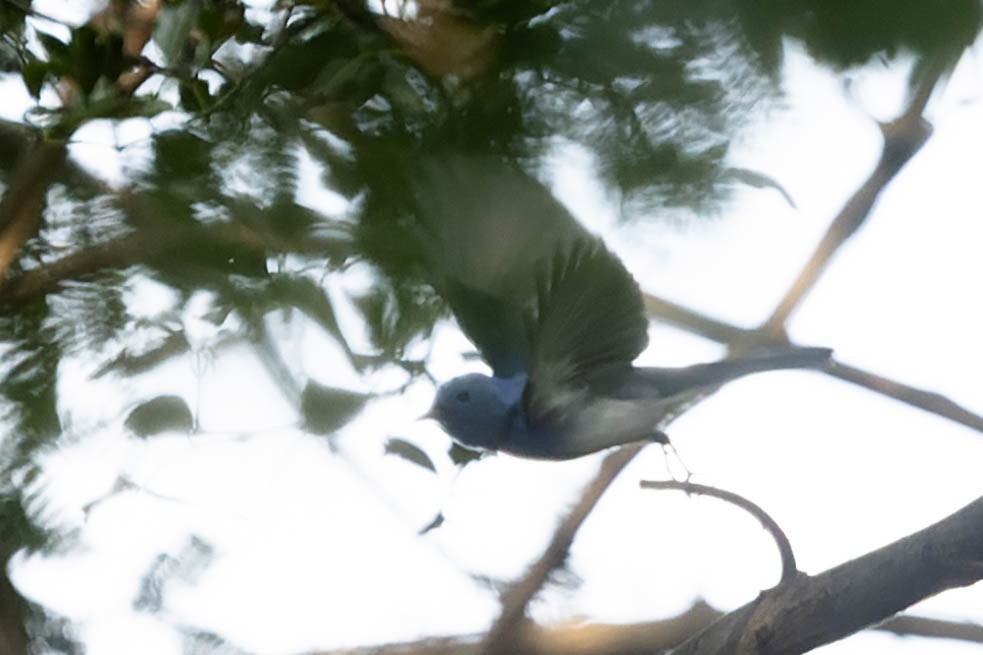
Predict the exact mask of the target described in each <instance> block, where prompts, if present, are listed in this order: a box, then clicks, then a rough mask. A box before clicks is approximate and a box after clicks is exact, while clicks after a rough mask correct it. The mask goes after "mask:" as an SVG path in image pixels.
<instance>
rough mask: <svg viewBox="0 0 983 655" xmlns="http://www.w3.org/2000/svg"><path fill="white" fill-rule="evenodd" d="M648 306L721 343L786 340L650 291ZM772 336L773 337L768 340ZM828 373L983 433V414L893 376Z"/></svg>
mask: <svg viewBox="0 0 983 655" xmlns="http://www.w3.org/2000/svg"><path fill="white" fill-rule="evenodd" d="M645 308H646V309H647V310H648V313H649V315H650V316H652V317H653V318H655V319H656V320H658V321H662V322H665V323H668V324H669V325H673V326H675V327H678V328H680V329H681V330H685V331H687V332H690V333H693V334H697V335H699V336H701V337H705V338H707V339H710V340H712V341H716V342H717V343H722V344H728V345H729V344H734V343H745V342H748V341H750V342H754V341H761V342H762V343H772V342H774V343H776V344H778V343H781V344H786V343H787V342H786V341H784V340H782V339H777V340H776V339H775V338H774V337H773V336H770V335H764V334H762V333H761V332H759V331H757V330H749V329H746V328H741V327H737V326H736V325H731V324H729V323H725V322H724V321H720V320H718V319H715V318H711V317H709V316H706V315H705V314H701V313H699V312H696V311H693V310H692V309H689V308H687V307H683V306H682V305H678V304H676V303H673V302H670V301H667V300H663V299H661V298H658V297H656V296H653V295H651V294H646V295H645ZM769 339H771V340H770V341H769ZM821 370H822V372H823V373H825V374H826V375H830V376H832V377H835V378H837V379H840V380H845V381H847V382H851V383H853V384H855V385H857V386H859V387H863V388H864V389H868V390H870V391H874V392H876V393H879V394H881V395H883V396H887V397H888V398H891V399H893V400H897V401H899V402H902V403H905V404H907V405H911V406H912V407H917V408H918V409H921V410H924V411H926V412H929V413H930V414H935V415H936V416H941V417H942V418H946V419H949V420H950V421H954V422H956V423H959V424H960V425H964V426H966V427H968V428H972V429H973V430H977V431H979V432H983V416H980V415H979V414H975V413H973V412H971V411H969V410H968V409H966V408H965V407H963V406H962V405H959V404H958V403H956V402H953V401H952V400H949V399H948V398H946V397H945V396H943V395H941V394H938V393H935V392H932V391H925V390H924V389H919V388H917V387H912V386H910V385H907V384H904V383H901V382H898V381H896V380H891V379H890V378H886V377H883V376H881V375H877V374H876V373H871V372H869V371H865V370H864V369H861V368H857V367H855V366H851V365H849V364H845V363H843V362H841V361H838V360H834V361H833V362H831V363H830V365H828V366H827V367H826V368H824V369H821Z"/></svg>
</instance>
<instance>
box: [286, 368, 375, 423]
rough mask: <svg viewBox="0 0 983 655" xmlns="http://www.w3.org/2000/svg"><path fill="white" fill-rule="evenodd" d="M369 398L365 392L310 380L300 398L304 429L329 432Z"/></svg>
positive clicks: (356, 410) (345, 421)
mask: <svg viewBox="0 0 983 655" xmlns="http://www.w3.org/2000/svg"><path fill="white" fill-rule="evenodd" d="M369 398H371V396H368V395H366V394H362V393H356V392H354V391H347V390H345V389H337V388H334V387H326V386H323V385H320V384H318V383H317V382H314V381H313V380H311V381H309V382H308V383H307V386H305V387H304V391H303V393H302V394H301V399H300V410H301V412H302V413H303V415H304V429H305V430H307V431H308V432H313V433H314V434H330V433H332V432H334V431H335V430H337V429H339V428H341V427H342V426H344V425H345V424H346V423H348V421H350V420H351V419H352V418H353V417H354V416H355V415H356V414H358V413H359V412H360V411H361V409H362V407H364V406H365V403H366V402H367V401H368V400H369Z"/></svg>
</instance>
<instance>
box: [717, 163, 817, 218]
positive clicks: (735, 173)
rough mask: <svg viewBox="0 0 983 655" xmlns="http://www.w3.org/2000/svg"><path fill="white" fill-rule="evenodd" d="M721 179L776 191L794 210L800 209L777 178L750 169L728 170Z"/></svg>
mask: <svg viewBox="0 0 983 655" xmlns="http://www.w3.org/2000/svg"><path fill="white" fill-rule="evenodd" d="M721 178H722V179H724V180H734V181H736V182H740V183H742V184H746V185H748V186H751V187H754V188H755V189H774V190H775V191H777V192H778V193H780V194H781V195H782V198H784V199H785V202H787V203H788V204H789V206H790V207H791V208H792V209H798V207H797V206H796V204H795V201H794V200H792V196H791V195H790V194H789V192H788V191H786V190H785V187H783V186H782V185H781V184H779V183H778V182H776V181H775V178H773V177H770V176H768V175H765V174H764V173H760V172H758V171H752V170H751V169H749V168H728V169H726V170H724V171H723V173H722V174H721Z"/></svg>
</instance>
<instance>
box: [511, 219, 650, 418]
mask: <svg viewBox="0 0 983 655" xmlns="http://www.w3.org/2000/svg"><path fill="white" fill-rule="evenodd" d="M538 280H539V283H538V289H537V302H536V305H535V308H534V311H533V312H532V313H531V314H530V315H529V319H528V327H527V330H528V333H529V335H530V342H531V344H532V352H531V364H530V369H529V381H528V384H527V386H526V392H525V396H524V403H525V408H526V412H527V416H529V418H530V420H531V421H532V422H533V423H535V422H537V421H548V420H549V419H550V417H551V416H555V415H556V413H557V412H564V411H565V410H566V408H567V407H568V406H569V405H571V404H573V403H578V402H581V401H582V400H583V396H582V393H583V392H584V391H586V390H591V391H595V392H596V391H597V389H595V387H598V386H601V385H602V382H603V381H606V380H610V379H611V377H612V376H617V375H618V374H619V373H621V372H622V371H624V372H627V370H628V369H629V368H630V367H631V362H632V361H633V360H634V359H635V358H636V357H637V356H638V355H639V353H641V352H642V350H644V349H645V346H646V345H647V343H648V334H647V329H648V320H647V319H646V317H645V308H644V305H643V300H642V294H641V292H640V291H639V288H638V284H637V283H636V282H635V279H634V278H633V277H632V276H631V274H630V273H629V272H628V271H627V270H626V269H625V267H624V265H623V264H622V263H621V261H620V260H619V259H618V258H617V257H616V256H615V255H614V254H612V253H611V252H610V251H608V249H607V248H605V246H604V244H603V243H602V242H601V241H600V239H596V238H591V237H582V238H580V239H577V240H576V241H574V242H572V243H571V244H570V245H568V246H566V247H563V248H561V249H559V251H558V252H557V253H556V254H555V255H554V256H553V257H552V259H551V260H550V261H549V265H548V266H547V267H546V269H545V270H544V271H542V273H541V274H540V276H539V278H538Z"/></svg>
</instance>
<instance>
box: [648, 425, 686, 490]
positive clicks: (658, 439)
mask: <svg viewBox="0 0 983 655" xmlns="http://www.w3.org/2000/svg"><path fill="white" fill-rule="evenodd" d="M649 439H651V440H652V441H653V442H655V443H657V444H659V445H661V446H662V452H663V454H664V455H665V457H666V470H667V471H669V475H671V476H672V479H673V480H675V479H676V475H675V473H674V472H673V467H672V466H670V465H669V461H670V459H674V460H675V461H676V462H678V463H679V465H680V466H681V467H682V468H683V471H685V472H686V477H685V478H684V479H683V480H682V481H683V482H689V481H690V479H691V478H692V477H693V472H692V471H690V470H689V467H688V466H686V462H684V461H683V458H682V457H680V456H679V451H678V450H676V447H675V446H673V445H672V442H671V441H669V435H668V434H666V433H665V432H663V431H662V430H656V431H655V432H653V433H652V434H651V435H649Z"/></svg>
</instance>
